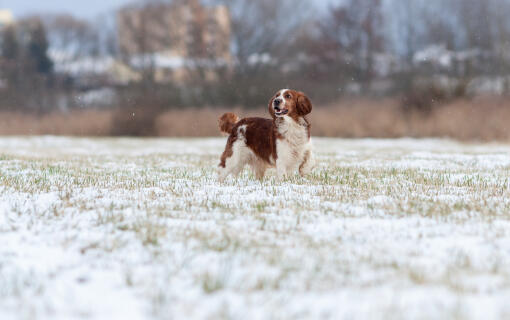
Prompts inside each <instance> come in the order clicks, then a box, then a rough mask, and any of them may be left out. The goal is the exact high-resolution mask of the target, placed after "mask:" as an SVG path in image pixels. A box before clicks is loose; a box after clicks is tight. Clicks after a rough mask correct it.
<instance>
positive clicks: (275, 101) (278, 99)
mask: <svg viewBox="0 0 510 320" xmlns="http://www.w3.org/2000/svg"><path fill="white" fill-rule="evenodd" d="M268 108H269V114H271V116H272V117H273V119H276V118H280V117H284V116H289V117H291V118H293V119H296V120H297V119H298V118H299V117H303V116H305V115H307V114H309V113H310V112H312V102H311V101H310V99H308V97H307V96H306V95H305V94H304V93H303V92H300V91H296V90H290V89H283V90H280V91H278V92H277V93H276V94H275V95H274V96H273V97H272V98H271V100H270V101H269V106H268Z"/></svg>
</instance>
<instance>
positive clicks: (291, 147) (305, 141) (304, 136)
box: [276, 116, 311, 173]
mask: <svg viewBox="0 0 510 320" xmlns="http://www.w3.org/2000/svg"><path fill="white" fill-rule="evenodd" d="M299 120H300V121H295V120H294V119H292V118H290V117H287V116H285V117H283V118H281V119H280V122H279V124H278V132H279V133H280V135H281V138H280V139H278V140H277V141H276V153H277V160H276V167H277V170H283V171H285V173H288V172H290V171H292V170H295V169H296V168H297V167H298V166H299V165H300V164H301V163H302V162H303V160H304V158H305V153H306V152H307V151H308V150H310V149H311V140H310V138H309V137H308V131H307V123H306V122H305V120H304V119H302V118H300V119H299Z"/></svg>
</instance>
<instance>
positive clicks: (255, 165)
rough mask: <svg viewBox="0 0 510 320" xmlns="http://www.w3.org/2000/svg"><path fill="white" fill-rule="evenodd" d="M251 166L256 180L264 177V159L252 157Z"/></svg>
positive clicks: (265, 166) (265, 167)
mask: <svg viewBox="0 0 510 320" xmlns="http://www.w3.org/2000/svg"><path fill="white" fill-rule="evenodd" d="M250 165H251V168H252V169H253V173H254V174H255V177H256V178H257V179H258V180H262V179H264V175H265V173H266V169H267V165H266V164H265V163H264V161H261V160H257V159H254V160H252V161H251V162H250Z"/></svg>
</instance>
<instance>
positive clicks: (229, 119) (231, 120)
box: [218, 112, 239, 134]
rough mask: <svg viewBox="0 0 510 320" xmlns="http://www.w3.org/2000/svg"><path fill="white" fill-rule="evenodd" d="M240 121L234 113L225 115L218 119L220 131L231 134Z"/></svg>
mask: <svg viewBox="0 0 510 320" xmlns="http://www.w3.org/2000/svg"><path fill="white" fill-rule="evenodd" d="M238 121H239V117H238V116H236V115H235V114H233V113H232V112H227V113H225V114H224V115H222V116H221V117H220V118H219V119H218V124H219V126H220V131H221V132H223V133H226V134H230V133H231V132H232V129H233V128H234V126H235V125H236V123H237V122H238Z"/></svg>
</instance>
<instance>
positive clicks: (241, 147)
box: [218, 89, 315, 182]
mask: <svg viewBox="0 0 510 320" xmlns="http://www.w3.org/2000/svg"><path fill="white" fill-rule="evenodd" d="M268 110H269V114H270V115H271V117H272V119H264V118H244V119H239V117H237V116H236V115H235V114H233V113H230V112H229V113H225V114H223V115H222V116H221V117H220V119H219V121H218V123H219V127H220V131H221V132H223V133H225V134H228V140H227V145H226V146H225V151H224V152H223V154H222V155H221V159H220V164H219V166H218V167H219V173H218V180H219V182H223V181H224V180H225V178H226V177H227V176H228V175H229V174H232V175H234V176H237V175H238V174H239V173H240V172H241V171H242V170H243V168H244V166H245V165H246V164H249V165H250V166H251V168H252V169H253V171H254V174H255V176H256V178H257V179H259V180H262V179H263V178H264V174H265V172H266V170H267V169H268V168H271V167H275V168H276V173H277V177H278V179H279V180H283V179H284V178H285V177H288V176H289V175H291V174H292V173H293V172H294V171H295V170H296V169H298V170H299V173H300V175H301V176H304V175H306V174H309V173H310V172H311V170H312V169H313V167H314V164H315V161H314V157H313V152H312V139H311V137H310V129H311V125H310V122H309V121H308V119H307V118H306V115H308V114H309V113H310V112H311V111H312V102H311V101H310V99H309V98H308V97H307V96H306V95H305V94H304V93H303V92H299V91H295V90H290V89H283V90H280V91H278V92H277V93H276V94H275V95H274V96H273V97H272V98H271V100H270V101H269V105H268Z"/></svg>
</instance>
